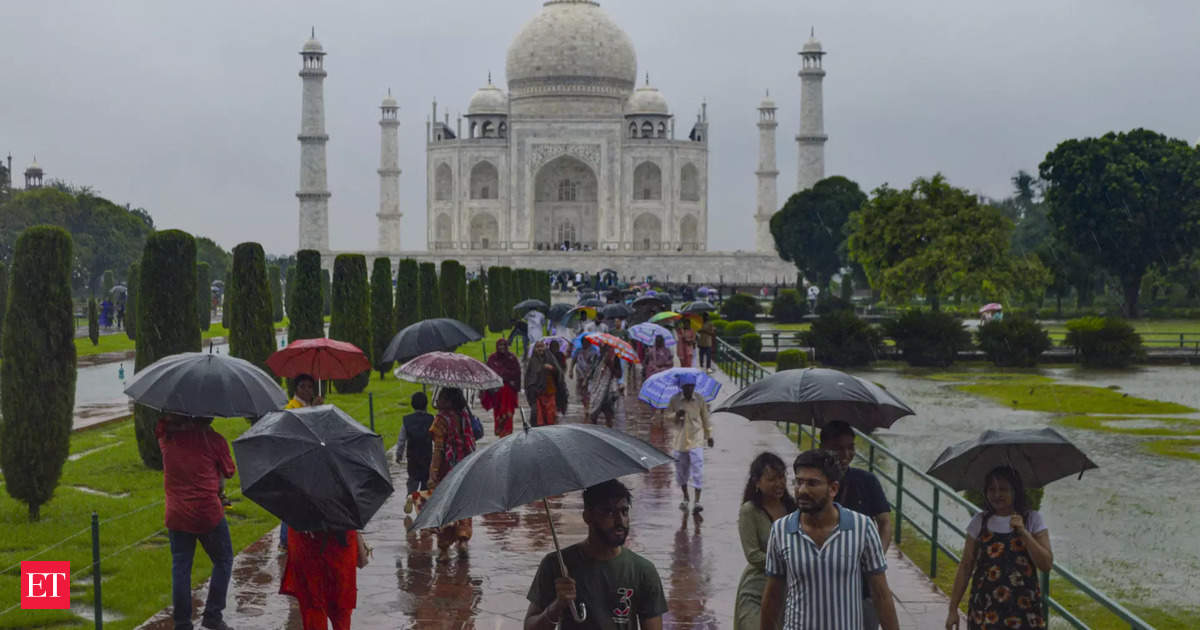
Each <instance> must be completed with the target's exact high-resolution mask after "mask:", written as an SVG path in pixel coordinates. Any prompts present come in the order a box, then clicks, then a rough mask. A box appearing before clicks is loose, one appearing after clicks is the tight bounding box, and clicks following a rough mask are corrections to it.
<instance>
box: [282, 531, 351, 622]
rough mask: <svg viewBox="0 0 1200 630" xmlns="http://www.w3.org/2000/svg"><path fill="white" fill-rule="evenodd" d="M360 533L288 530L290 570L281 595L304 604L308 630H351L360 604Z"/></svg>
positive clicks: (283, 582)
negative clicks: (351, 623) (353, 616)
mask: <svg viewBox="0 0 1200 630" xmlns="http://www.w3.org/2000/svg"><path fill="white" fill-rule="evenodd" d="M359 545H360V540H359V537H358V532H356V531H353V530H349V531H333V532H301V531H297V530H294V529H292V528H290V527H289V528H288V537H287V567H286V568H285V569H284V571H283V581H282V583H281V584H280V585H279V592H280V593H281V594H283V595H291V596H293V597H295V598H296V603H298V604H299V605H300V617H301V619H302V621H303V623H304V630H326V629H327V628H328V627H329V624H330V623H332V624H333V630H349V629H350V615H351V613H353V612H354V607H355V605H356V603H357V602H358V584H357V581H356V578H357V569H358V561H359V553H360V547H359Z"/></svg>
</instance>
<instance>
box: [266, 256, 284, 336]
mask: <svg viewBox="0 0 1200 630" xmlns="http://www.w3.org/2000/svg"><path fill="white" fill-rule="evenodd" d="M267 288H268V289H270V291H271V321H272V322H281V321H283V284H282V278H280V272H279V265H267Z"/></svg>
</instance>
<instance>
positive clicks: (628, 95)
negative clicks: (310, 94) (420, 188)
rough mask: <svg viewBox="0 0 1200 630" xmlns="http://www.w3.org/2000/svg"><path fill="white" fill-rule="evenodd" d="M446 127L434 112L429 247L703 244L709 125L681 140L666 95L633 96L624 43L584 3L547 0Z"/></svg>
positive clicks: (639, 91)
mask: <svg viewBox="0 0 1200 630" xmlns="http://www.w3.org/2000/svg"><path fill="white" fill-rule="evenodd" d="M507 76H508V89H509V90H508V92H507V93H505V92H504V91H503V90H501V89H500V88H498V87H496V86H494V85H492V84H491V82H490V80H489V83H488V85H486V86H484V87H483V88H481V89H480V90H479V91H478V92H476V94H475V95H474V96H473V97H472V98H471V101H470V105H469V107H468V110H467V115H466V120H465V121H464V120H459V121H457V122H456V124H455V125H454V127H453V128H452V127H451V125H450V121H449V119H448V118H444V119H443V120H441V121H439V120H438V112H437V104H436V103H435V104H434V106H433V110H432V116H433V117H432V119H431V122H430V124H429V129H428V137H427V140H428V143H427V150H426V155H427V173H428V178H427V193H428V195H427V199H428V201H427V212H428V244H429V248H430V249H431V250H432V251H435V252H437V251H447V250H449V251H455V250H502V251H504V250H507V251H561V250H562V249H563V248H564V247H565V248H568V249H573V250H575V251H611V252H639V251H646V252H664V253H677V254H682V253H685V252H688V253H695V252H698V251H705V250H706V249H707V240H708V234H707V231H708V230H707V226H708V202H707V199H708V143H707V140H708V138H707V136H708V132H707V120H706V116H705V115H704V114H703V113H701V114H700V115H698V116H697V119H696V122H695V123H694V125H693V127H692V130H691V133H689V134H688V137H687V138H686V139H676V138H675V119H674V116H672V115H671V113H670V110H669V108H668V106H667V102H666V99H665V98H664V97H663V96H662V94H661V93H660V92H659V91H658V90H656V89H654V88H653V87H650V85H649V80H648V79H647V81H646V85H644V86H642V87H638V88H636V89H635V85H634V84H635V81H636V77H637V60H636V54H635V52H634V49H633V45H632V42H631V41H630V40H629V37H628V36H627V35H626V34H625V33H624V32H623V31H622V30H621V29H620V27H618V26H617V25H616V24H615V23H613V22H612V21H611V20H610V19H609V18H608V16H607V15H606V14H605V13H604V12H603V11H602V10H601V9H600V7H599V5H598V4H597V3H595V2H592V1H591V0H552V1H550V2H546V3H545V5H544V7H543V8H542V11H541V12H540V13H539V14H538V15H536V16H535V17H534V18H533V19H532V20H530V22H529V23H527V24H526V25H525V27H524V28H523V29H522V31H521V32H520V33H519V34H518V35H517V37H516V38H515V39H514V40H513V43H512V45H511V46H510V47H509V51H508V61H507Z"/></svg>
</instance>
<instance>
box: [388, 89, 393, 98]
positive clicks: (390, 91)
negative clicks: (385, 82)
mask: <svg viewBox="0 0 1200 630" xmlns="http://www.w3.org/2000/svg"><path fill="white" fill-rule="evenodd" d="M391 95H392V88H390V87H389V88H388V96H391Z"/></svg>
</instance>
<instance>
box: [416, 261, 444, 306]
mask: <svg viewBox="0 0 1200 630" xmlns="http://www.w3.org/2000/svg"><path fill="white" fill-rule="evenodd" d="M419 280H420V287H421V319H422V320H426V319H434V318H435V317H441V316H442V296H441V294H440V293H438V277H437V265H435V264H433V263H431V262H427V263H421V265H420V275H419Z"/></svg>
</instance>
